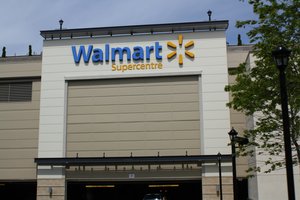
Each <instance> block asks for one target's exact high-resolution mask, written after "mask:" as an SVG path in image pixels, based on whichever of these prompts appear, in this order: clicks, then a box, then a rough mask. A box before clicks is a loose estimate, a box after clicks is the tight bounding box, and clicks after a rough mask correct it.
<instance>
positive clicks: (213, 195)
mask: <svg viewBox="0 0 300 200" xmlns="http://www.w3.org/2000/svg"><path fill="white" fill-rule="evenodd" d="M218 185H219V177H203V178H202V196H203V200H219V199H220V196H219V195H220V194H219V193H217V190H216V188H217V186H218ZM222 189H223V200H232V199H233V187H232V177H222Z"/></svg>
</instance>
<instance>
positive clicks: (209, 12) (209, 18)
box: [207, 10, 212, 21]
mask: <svg viewBox="0 0 300 200" xmlns="http://www.w3.org/2000/svg"><path fill="white" fill-rule="evenodd" d="M211 14H212V11H211V10H208V11H207V15H208V21H211Z"/></svg>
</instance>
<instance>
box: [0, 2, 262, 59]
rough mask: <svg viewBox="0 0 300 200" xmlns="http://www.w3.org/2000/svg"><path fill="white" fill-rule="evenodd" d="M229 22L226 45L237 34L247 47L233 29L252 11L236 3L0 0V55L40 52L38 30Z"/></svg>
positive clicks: (234, 41) (233, 41)
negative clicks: (61, 25)
mask: <svg viewBox="0 0 300 200" xmlns="http://www.w3.org/2000/svg"><path fill="white" fill-rule="evenodd" d="M208 10H211V11H212V16H211V19H212V20H229V28H228V30H227V31H226V35H227V36H226V37H227V42H228V43H229V44H233V45H234V44H237V36H238V34H241V38H242V41H243V43H244V44H247V43H249V39H248V37H247V35H246V32H247V31H249V29H247V28H243V29H237V28H235V23H236V21H237V20H247V19H254V18H255V17H256V16H255V15H254V14H253V12H252V7H251V5H249V4H248V3H247V1H240V0H148V1H145V0H26V1H22V0H0V13H1V15H0V16H1V17H0V48H1V49H0V51H1V52H2V48H3V47H4V46H5V47H6V52H7V55H8V56H14V55H17V56H19V55H26V54H27V53H28V46H29V45H32V51H33V53H34V54H40V53H41V51H42V46H43V38H42V37H41V36H40V31H41V30H53V29H59V22H58V21H59V20H60V19H63V21H64V24H63V28H66V29H67V28H69V29H73V28H91V27H108V26H126V25H144V24H160V23H180V22H199V21H208V15H207V11H208Z"/></svg>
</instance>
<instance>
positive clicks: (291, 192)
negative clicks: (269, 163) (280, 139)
mask: <svg viewBox="0 0 300 200" xmlns="http://www.w3.org/2000/svg"><path fill="white" fill-rule="evenodd" d="M290 53H291V51H290V50H288V49H286V48H285V47H282V46H279V47H278V48H277V49H276V50H274V51H273V52H272V56H273V58H274V60H275V62H276V66H277V68H278V70H279V80H280V95H281V110H282V121H283V136H284V150H285V164H286V177H287V187H288V197H289V200H295V188H294V173H293V160H292V148H291V135H290V122H289V113H288V112H289V111H288V96H287V90H286V79H285V69H286V67H287V65H288V60H289V55H290Z"/></svg>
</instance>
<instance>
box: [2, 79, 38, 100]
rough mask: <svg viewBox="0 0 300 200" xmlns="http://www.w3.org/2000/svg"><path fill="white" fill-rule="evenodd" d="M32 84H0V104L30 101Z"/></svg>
mask: <svg viewBox="0 0 300 200" xmlns="http://www.w3.org/2000/svg"><path fill="white" fill-rule="evenodd" d="M31 96H32V82H9V83H7V82H6V83H0V102H11V101H31Z"/></svg>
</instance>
